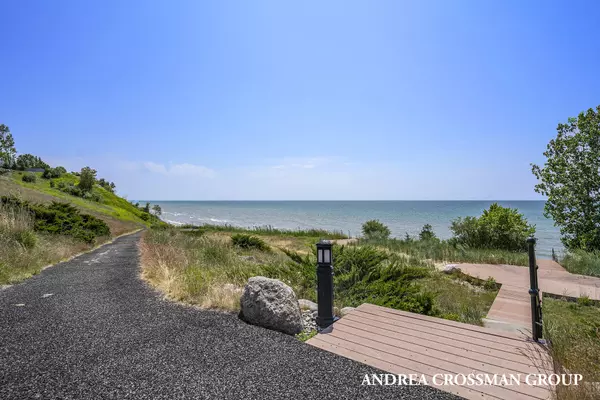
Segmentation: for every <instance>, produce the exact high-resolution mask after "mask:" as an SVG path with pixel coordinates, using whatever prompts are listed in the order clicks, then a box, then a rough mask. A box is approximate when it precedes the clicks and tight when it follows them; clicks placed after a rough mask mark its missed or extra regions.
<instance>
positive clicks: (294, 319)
mask: <svg viewBox="0 0 600 400" xmlns="http://www.w3.org/2000/svg"><path fill="white" fill-rule="evenodd" d="M240 304H241V308H242V309H241V316H242V318H243V319H244V320H245V321H246V322H248V323H250V324H253V325H258V326H263V327H265V328H269V329H273V330H276V331H280V332H284V333H287V334H290V335H295V334H297V333H300V331H302V313H301V312H300V306H299V305H298V299H297V298H296V294H295V293H294V291H293V290H292V288H291V287H289V286H288V285H286V284H285V283H283V282H281V281H279V280H277V279H270V278H265V277H264V276H255V277H252V278H250V279H248V283H247V284H246V286H245V287H244V292H243V293H242V297H241V299H240Z"/></svg>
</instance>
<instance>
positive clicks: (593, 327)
mask: <svg viewBox="0 0 600 400" xmlns="http://www.w3.org/2000/svg"><path fill="white" fill-rule="evenodd" d="M543 307H544V310H543V311H544V338H545V339H546V340H547V341H548V342H549V352H550V355H551V356H552V359H553V362H554V370H555V371H554V372H556V373H559V374H564V373H571V374H581V375H583V383H582V384H580V385H578V386H558V387H557V390H556V394H555V395H556V398H557V399H558V400H594V399H600V308H598V307H595V306H590V305H582V304H580V303H575V302H567V301H563V300H557V299H551V298H547V297H546V298H544V301H543Z"/></svg>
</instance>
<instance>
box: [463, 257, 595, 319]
mask: <svg viewBox="0 0 600 400" xmlns="http://www.w3.org/2000/svg"><path fill="white" fill-rule="evenodd" d="M537 264H538V266H539V270H538V282H539V286H540V290H541V291H542V292H543V293H547V294H553V295H556V296H565V297H572V298H578V297H582V296H588V297H589V298H590V299H593V300H600V278H594V277H590V276H583V275H575V274H571V273H569V272H568V271H566V270H565V269H564V268H563V267H562V266H561V265H560V264H558V263H556V262H554V261H552V260H537ZM457 266H458V267H459V268H460V269H461V271H462V272H464V273H465V274H467V275H471V276H473V277H476V278H481V279H487V278H488V277H493V278H494V279H495V280H496V282H498V283H501V284H502V286H501V288H500V291H499V292H498V295H497V296H496V299H495V300H494V303H493V304H492V307H491V308H490V310H489V311H488V315H487V318H486V319H485V321H484V322H485V326H487V327H490V328H493V329H499V330H518V329H527V330H530V329H531V303H530V301H531V299H530V297H529V293H528V291H529V269H528V268H524V267H517V266H514V265H492V264H457ZM503 326H504V327H503Z"/></svg>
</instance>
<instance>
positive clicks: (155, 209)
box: [152, 204, 162, 216]
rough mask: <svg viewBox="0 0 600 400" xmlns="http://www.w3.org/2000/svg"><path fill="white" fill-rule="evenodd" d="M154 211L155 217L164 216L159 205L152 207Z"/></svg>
mask: <svg viewBox="0 0 600 400" xmlns="http://www.w3.org/2000/svg"><path fill="white" fill-rule="evenodd" d="M152 211H154V215H159V216H160V215H162V208H160V206H159V205H158V204H155V205H153V206H152Z"/></svg>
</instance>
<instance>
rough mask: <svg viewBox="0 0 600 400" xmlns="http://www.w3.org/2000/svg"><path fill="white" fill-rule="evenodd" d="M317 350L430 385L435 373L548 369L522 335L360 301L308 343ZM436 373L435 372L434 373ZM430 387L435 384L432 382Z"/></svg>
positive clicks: (482, 395)
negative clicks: (423, 379)
mask: <svg viewBox="0 0 600 400" xmlns="http://www.w3.org/2000/svg"><path fill="white" fill-rule="evenodd" d="M308 343H309V344H311V345H313V346H315V347H319V348H321V349H324V350H327V351H330V352H333V353H336V354H339V355H341V356H344V357H347V358H351V359H353V360H356V361H359V362H362V363H365V364H368V365H371V366H373V367H376V368H379V369H382V370H384V371H387V372H390V373H394V374H417V375H419V376H420V375H421V374H423V375H424V376H426V377H427V380H428V382H429V383H430V384H433V377H434V375H436V374H452V375H456V374H464V375H468V374H473V373H475V374H490V375H493V374H498V375H502V374H514V375H517V374H521V375H522V377H521V380H523V379H524V377H525V375H527V374H530V373H533V374H536V373H549V372H550V370H551V369H550V368H551V364H550V362H549V361H548V360H546V359H545V358H544V356H543V355H542V354H545V353H543V350H542V349H541V348H540V345H538V344H535V343H531V342H529V341H527V339H526V338H524V337H523V336H522V335H518V334H513V333H504V332H497V331H492V330H490V329H486V328H482V327H478V326H474V325H468V324H462V323H458V322H454V321H448V320H444V319H439V318H433V317H428V316H424V315H419V314H413V313H408V312H403V311H398V310H392V309H388V308H384V307H379V306H375V305H371V304H363V305H361V306H360V307H358V308H357V309H356V310H355V311H353V312H352V313H350V314H349V315H347V316H346V317H344V318H342V319H341V320H339V321H337V322H336V323H335V324H334V325H333V326H332V329H331V332H328V333H320V334H319V335H317V336H315V337H314V338H312V339H310V340H309V341H308ZM438 376H439V375H438ZM433 386H436V385H433ZM437 387H438V388H440V389H441V390H444V391H447V392H451V393H454V394H456V395H459V396H462V397H465V398H467V399H507V400H510V399H547V398H549V396H550V391H549V389H548V388H545V387H535V386H528V385H526V384H525V383H524V381H523V383H522V384H521V385H513V386H493V385H483V386H456V385H455V386H452V385H437Z"/></svg>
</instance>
